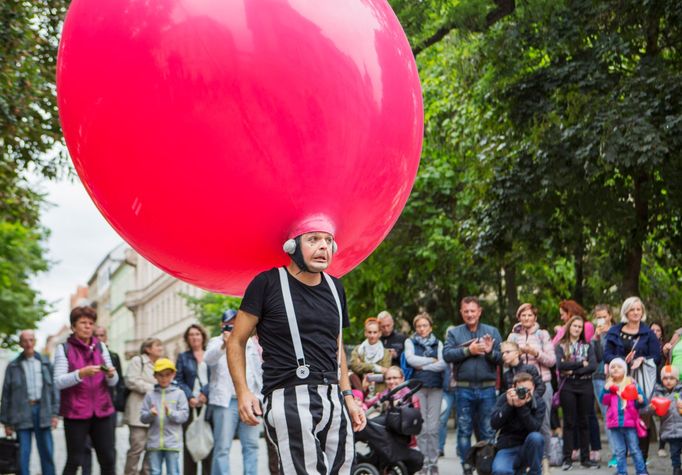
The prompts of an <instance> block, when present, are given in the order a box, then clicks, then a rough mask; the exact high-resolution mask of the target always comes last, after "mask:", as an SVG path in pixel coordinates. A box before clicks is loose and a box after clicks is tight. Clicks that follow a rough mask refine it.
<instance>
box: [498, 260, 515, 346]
mask: <svg viewBox="0 0 682 475" xmlns="http://www.w3.org/2000/svg"><path fill="white" fill-rule="evenodd" d="M504 290H505V294H506V299H505V300H506V303H507V309H506V310H507V311H506V312H505V313H506V315H509V318H510V321H511V322H512V324H513V322H514V317H516V309H518V308H519V291H518V287H517V285H516V264H514V263H509V264H507V265H506V266H505V268H504ZM506 315H505V316H506ZM503 325H504V322H500V326H499V327H498V329H499V330H500V333H502V330H506V328H504V326H503ZM505 333H506V332H505Z"/></svg>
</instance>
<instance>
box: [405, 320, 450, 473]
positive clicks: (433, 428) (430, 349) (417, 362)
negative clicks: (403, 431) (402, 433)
mask: <svg viewBox="0 0 682 475" xmlns="http://www.w3.org/2000/svg"><path fill="white" fill-rule="evenodd" d="M412 324H413V325H414V330H415V334H414V335H413V336H412V337H411V338H408V339H407V340H405V359H406V360H407V364H409V365H410V366H411V367H412V368H414V374H413V375H412V379H416V380H418V381H421V382H422V388H421V389H420V390H419V392H418V393H417V397H418V398H419V406H420V408H421V413H422V417H423V418H424V425H423V426H422V431H421V432H420V433H419V435H418V436H417V445H419V450H420V451H421V453H422V454H424V468H425V469H426V470H427V471H428V472H427V473H431V474H437V473H438V428H439V421H440V406H441V401H442V399H443V373H444V372H445V368H446V364H445V361H443V343H442V342H441V341H440V340H438V338H436V336H435V335H434V334H433V320H432V319H431V316H430V315H429V314H428V313H426V312H423V313H420V314H418V315H417V316H416V317H414V320H412Z"/></svg>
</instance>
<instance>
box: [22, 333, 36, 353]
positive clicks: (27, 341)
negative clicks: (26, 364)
mask: <svg viewBox="0 0 682 475" xmlns="http://www.w3.org/2000/svg"><path fill="white" fill-rule="evenodd" d="M19 346H20V347H21V348H22V349H23V350H24V351H25V352H27V353H33V352H34V351H35V346H36V337H35V335H34V333H33V332H31V331H25V332H22V333H21V335H20V336H19Z"/></svg>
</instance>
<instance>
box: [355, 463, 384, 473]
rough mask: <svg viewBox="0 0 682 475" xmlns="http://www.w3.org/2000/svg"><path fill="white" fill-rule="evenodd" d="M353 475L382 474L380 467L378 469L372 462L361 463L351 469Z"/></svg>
mask: <svg viewBox="0 0 682 475" xmlns="http://www.w3.org/2000/svg"><path fill="white" fill-rule="evenodd" d="M351 474H352V475H381V474H380V473H379V469H377V468H376V467H375V466H374V465H372V464H371V463H359V464H357V465H355V466H354V467H353V470H351Z"/></svg>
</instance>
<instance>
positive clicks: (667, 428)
mask: <svg viewBox="0 0 682 475" xmlns="http://www.w3.org/2000/svg"><path fill="white" fill-rule="evenodd" d="M653 397H664V398H666V399H670V408H669V409H668V412H667V413H666V414H665V416H663V417H661V433H660V438H661V440H668V439H682V415H680V413H679V411H678V410H677V401H678V400H682V384H679V383H678V384H677V385H675V387H674V388H673V389H672V391H668V390H667V389H666V388H664V387H663V386H662V385H661V384H657V385H656V389H654V394H653ZM649 402H651V401H649ZM647 411H648V412H649V413H654V410H653V408H652V407H651V406H649V407H648V408H647Z"/></svg>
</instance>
